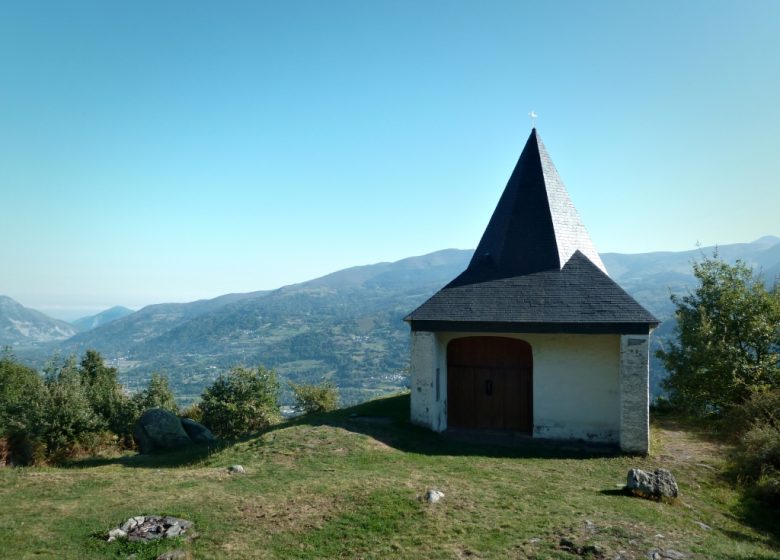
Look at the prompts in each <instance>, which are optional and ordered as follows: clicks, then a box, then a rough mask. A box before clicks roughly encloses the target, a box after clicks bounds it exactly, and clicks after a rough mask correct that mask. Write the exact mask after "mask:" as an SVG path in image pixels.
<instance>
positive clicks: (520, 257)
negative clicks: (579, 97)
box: [464, 128, 606, 280]
mask: <svg viewBox="0 0 780 560" xmlns="http://www.w3.org/2000/svg"><path fill="white" fill-rule="evenodd" d="M576 251H580V252H582V253H583V254H584V255H585V256H586V257H587V258H588V259H589V260H590V261H591V262H592V263H593V264H595V265H596V266H597V267H598V268H600V269H601V270H602V271H604V272H606V268H605V267H604V264H603V263H602V262H601V257H599V254H598V252H596V249H595V247H594V246H593V243H592V242H591V240H590V237H589V236H588V232H587V230H586V229H585V226H584V225H583V224H582V220H580V217H579V214H578V213H577V210H576V209H575V208H574V205H573V204H572V202H571V199H570V198H569V195H568V193H567V192H566V188H565V187H564V186H563V181H561V178H560V177H559V176H558V171H557V170H556V169H555V165H553V163H552V160H551V159H550V156H549V155H548V154H547V150H546V149H545V147H544V144H543V143H542V141H541V139H540V138H539V135H538V134H537V132H536V129H535V128H534V129H533V130H531V135H530V136H529V137H528V141H527V142H526V144H525V147H524V148H523V151H522V153H521V154H520V159H519V160H518V161H517V165H516V166H515V169H514V171H513V172H512V175H511V176H510V177H509V181H508V182H507V185H506V188H505V189H504V193H503V194H502V195H501V198H500V199H499V201H498V205H497V206H496V209H495V211H494V212H493V216H492V217H491V218H490V222H489V223H488V226H487V228H486V229H485V233H484V234H483V235H482V239H481V241H480V242H479V245H478V246H477V250H476V251H475V252H474V256H473V258H472V259H471V263H470V264H469V268H468V270H467V271H466V273H465V275H464V276H466V277H468V278H469V279H471V278H475V277H478V278H479V279H480V280H485V279H489V278H508V277H512V276H521V275H524V274H532V273H534V272H542V271H545V270H554V269H557V270H561V269H562V268H563V267H564V265H565V264H566V263H567V262H568V261H569V259H570V258H571V257H572V255H574V253H575V252H576ZM464 280H466V278H464Z"/></svg>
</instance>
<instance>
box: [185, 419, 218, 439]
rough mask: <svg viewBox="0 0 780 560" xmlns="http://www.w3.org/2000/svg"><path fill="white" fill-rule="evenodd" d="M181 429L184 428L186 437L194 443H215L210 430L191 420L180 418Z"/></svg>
mask: <svg viewBox="0 0 780 560" xmlns="http://www.w3.org/2000/svg"><path fill="white" fill-rule="evenodd" d="M181 427H182V428H184V431H185V432H187V435H188V436H190V439H191V440H192V441H194V442H195V443H213V442H215V441H217V438H215V437H214V434H212V433H211V430H209V429H208V428H207V427H206V426H204V425H203V424H201V423H199V422H196V421H195V420H192V419H191V418H182V419H181Z"/></svg>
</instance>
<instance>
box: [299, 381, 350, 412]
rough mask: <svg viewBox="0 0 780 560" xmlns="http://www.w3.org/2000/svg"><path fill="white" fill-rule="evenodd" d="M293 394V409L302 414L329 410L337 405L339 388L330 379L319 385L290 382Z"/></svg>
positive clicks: (334, 408)
mask: <svg viewBox="0 0 780 560" xmlns="http://www.w3.org/2000/svg"><path fill="white" fill-rule="evenodd" d="M290 387H291V388H292V390H293V393H294V395H295V410H296V411H298V412H301V413H303V414H313V413H317V412H330V411H331V410H336V409H337V408H338V407H339V390H338V388H337V387H336V386H335V385H334V384H333V383H331V382H330V381H325V382H323V383H320V384H319V385H308V384H305V383H303V384H300V385H298V384H296V383H290Z"/></svg>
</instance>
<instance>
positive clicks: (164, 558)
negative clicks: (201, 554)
mask: <svg viewBox="0 0 780 560" xmlns="http://www.w3.org/2000/svg"><path fill="white" fill-rule="evenodd" d="M189 558H190V555H189V554H187V553H186V552H184V551H183V550H181V549H178V548H177V549H176V550H169V551H168V552H163V553H162V554H160V555H159V556H158V557H157V559H156V560H189Z"/></svg>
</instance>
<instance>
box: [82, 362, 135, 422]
mask: <svg viewBox="0 0 780 560" xmlns="http://www.w3.org/2000/svg"><path fill="white" fill-rule="evenodd" d="M79 374H80V375H81V380H82V383H83V384H84V388H85V390H86V393H87V398H88V399H89V402H90V404H91V406H92V410H94V411H95V414H97V416H98V417H100V419H101V420H102V421H103V423H104V424H105V425H106V426H107V427H108V428H109V429H110V430H111V431H112V432H114V433H115V434H117V435H126V434H128V433H129V427H128V424H129V422H131V421H132V420H131V417H132V415H133V414H132V411H131V410H130V409H131V403H130V402H129V400H130V399H129V397H128V395H127V394H126V393H125V391H124V388H123V387H122V385H121V384H120V383H119V379H118V377H117V370H116V368H113V367H108V366H106V364H105V363H104V362H103V357H102V356H101V355H100V353H99V352H97V351H96V350H87V352H86V354H84V358H83V359H82V360H81V364H80V367H79Z"/></svg>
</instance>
